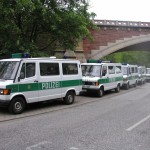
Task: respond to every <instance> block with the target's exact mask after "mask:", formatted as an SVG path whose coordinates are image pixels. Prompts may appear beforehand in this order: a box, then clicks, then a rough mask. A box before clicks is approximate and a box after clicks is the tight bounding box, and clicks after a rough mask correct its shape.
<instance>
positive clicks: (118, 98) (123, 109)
mask: <svg viewBox="0 0 150 150" xmlns="http://www.w3.org/2000/svg"><path fill="white" fill-rule="evenodd" d="M149 89H150V84H149V83H147V84H145V85H143V86H138V87H137V88H131V89H130V90H128V91H126V90H122V91H121V92H120V93H117V94H116V93H114V92H111V93H108V94H107V95H105V96H104V97H102V98H97V97H94V96H92V95H88V96H78V97H76V103H75V104H73V105H72V106H65V105H62V104H61V103H50V104H48V106H47V104H46V106H45V105H42V106H39V105H38V106H36V108H35V106H34V107H31V108H30V109H29V110H27V111H26V112H25V113H23V114H21V115H17V116H16V115H15V116H14V115H10V114H8V113H7V111H6V110H0V150H150V140H149V139H150V126H149V124H150V91H149Z"/></svg>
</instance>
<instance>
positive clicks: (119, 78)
mask: <svg viewBox="0 0 150 150" xmlns="http://www.w3.org/2000/svg"><path fill="white" fill-rule="evenodd" d="M122 80H123V77H122V76H121V77H114V78H106V79H99V80H98V82H99V83H100V84H105V83H112V82H116V81H122Z"/></svg>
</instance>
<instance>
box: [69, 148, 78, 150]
mask: <svg viewBox="0 0 150 150" xmlns="http://www.w3.org/2000/svg"><path fill="white" fill-rule="evenodd" d="M70 149H71V150H78V148H76V147H71V148H70Z"/></svg>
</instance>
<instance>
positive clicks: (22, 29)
mask: <svg viewBox="0 0 150 150" xmlns="http://www.w3.org/2000/svg"><path fill="white" fill-rule="evenodd" d="M87 9H88V4H87V3H86V2H84V1H82V2H76V1H74V0H65V1H62V0H1V1H0V20H1V23H0V34H1V37H0V55H1V56H8V54H9V53H10V52H11V53H14V52H25V51H26V52H29V53H31V54H32V55H33V56H38V55H39V56H40V55H43V54H44V55H49V54H50V53H52V50H54V49H58V48H61V49H70V50H73V49H74V48H75V47H76V45H77V44H78V42H79V41H80V40H82V39H83V38H84V37H90V33H89V30H88V29H89V28H94V24H93V23H92V21H91V17H93V16H95V14H93V13H91V14H90V13H88V11H87ZM45 53H46V54H45Z"/></svg>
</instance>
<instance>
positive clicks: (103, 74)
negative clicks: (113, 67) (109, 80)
mask: <svg viewBox="0 0 150 150" xmlns="http://www.w3.org/2000/svg"><path fill="white" fill-rule="evenodd" d="M106 74H107V66H103V69H102V76H105V75H106Z"/></svg>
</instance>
